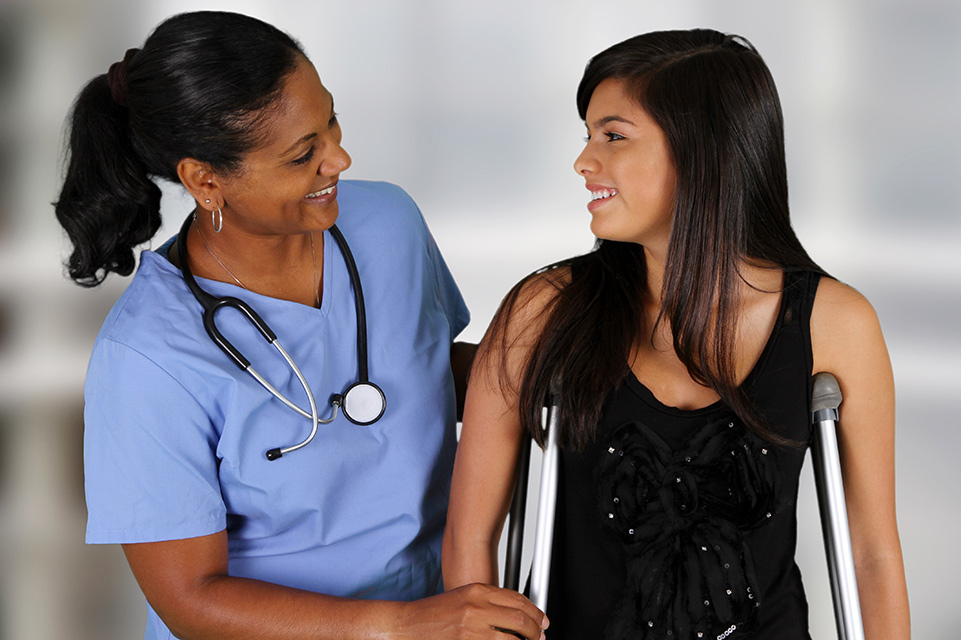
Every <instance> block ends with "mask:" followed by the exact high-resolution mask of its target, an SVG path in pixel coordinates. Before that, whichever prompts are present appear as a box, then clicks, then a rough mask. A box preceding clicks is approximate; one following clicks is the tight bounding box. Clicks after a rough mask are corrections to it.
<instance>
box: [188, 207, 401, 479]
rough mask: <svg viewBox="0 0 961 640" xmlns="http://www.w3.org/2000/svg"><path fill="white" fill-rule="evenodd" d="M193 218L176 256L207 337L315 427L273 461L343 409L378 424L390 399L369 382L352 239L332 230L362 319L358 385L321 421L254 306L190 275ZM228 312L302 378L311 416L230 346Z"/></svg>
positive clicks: (274, 452)
mask: <svg viewBox="0 0 961 640" xmlns="http://www.w3.org/2000/svg"><path fill="white" fill-rule="evenodd" d="M192 219H193V214H191V215H189V216H187V219H186V220H184V223H183V226H182V227H181V228H180V235H179V236H178V237H177V251H178V253H179V254H180V270H181V271H182V272H183V276H184V281H185V282H186V283H187V288H188V289H190V292H191V293H192V294H193V295H194V297H195V298H196V299H197V302H199V303H200V305H201V306H202V307H203V308H204V313H203V319H204V328H205V329H206V330H207V335H209V336H210V339H211V340H213V341H214V343H216V345H217V346H218V347H220V349H221V351H223V352H224V353H226V354H227V356H228V357H229V358H230V359H231V360H233V362H234V363H235V364H236V365H237V366H238V367H240V368H241V369H242V370H244V371H246V372H247V373H249V374H250V375H251V376H252V377H253V378H254V379H255V380H256V381H257V382H259V383H260V384H261V386H263V387H264V389H266V390H267V391H269V392H270V393H271V394H272V395H273V396H274V397H275V398H277V399H278V400H280V401H281V402H283V403H284V404H285V405H287V406H288V407H290V408H291V409H293V410H294V411H296V412H297V413H299V414H300V415H302V416H304V417H305V418H308V419H309V420H310V421H311V425H312V428H311V430H310V435H308V436H307V438H306V439H305V440H304V441H303V442H301V443H299V444H295V445H291V446H289V447H277V448H275V449H270V450H269V451H267V459H268V460H277V459H278V458H280V457H281V456H283V455H284V454H285V453H290V452H291V451H296V450H297V449H300V448H301V447H304V446H306V445H307V444H308V443H309V442H310V441H311V440H313V439H314V435H316V433H317V427H318V425H321V424H329V423H331V422H333V421H334V419H335V418H336V417H337V409H338V407H339V408H340V409H341V411H342V412H343V414H344V416H345V417H346V418H347V419H348V420H350V421H351V422H353V423H354V424H357V425H361V426H365V425H369V424H373V423H374V422H377V420H378V419H380V417H381V416H382V415H384V409H386V408H387V398H386V397H385V396H384V392H383V391H381V389H380V387H378V386H377V385H376V384H374V383H373V382H371V381H370V380H369V379H368V378H367V313H366V310H365V308H364V292H363V290H362V289H361V286H360V274H358V273H357V265H356V263H355V262H354V256H353V254H351V252H350V247H348V246H347V240H346V239H344V235H343V234H342V233H341V232H340V229H338V228H337V227H336V226H332V227H330V235H331V236H333V238H334V240H336V241H337V245H338V246H339V247H340V252H341V253H342V254H343V256H344V262H345V263H346V265H347V272H348V273H349V274H350V284H351V286H352V287H353V289H354V306H355V308H356V315H357V378H358V380H357V382H355V383H354V384H352V385H350V386H349V387H347V390H346V391H344V392H343V393H342V394H336V393H335V394H333V395H332V396H331V398H330V406H331V408H332V410H331V414H330V417H329V418H326V419H322V418H320V416H319V414H318V411H317V402H316V400H315V399H314V394H313V392H312V391H311V390H310V385H308V384H307V380H306V378H304V374H302V373H301V372H300V369H299V368H298V367H297V365H296V363H294V361H293V360H292V359H291V357H290V355H288V353H287V351H286V350H285V349H284V348H283V346H281V344H280V342H278V341H277V336H276V334H274V332H273V331H272V330H271V329H270V327H269V326H267V323H266V322H264V321H263V320H262V319H261V318H260V316H259V315H257V312H256V311H254V310H253V309H252V308H251V306H250V305H249V304H247V303H246V302H244V301H243V300H241V299H239V298H234V297H233V296H224V297H222V298H218V297H216V296H213V295H211V294H209V293H207V292H206V291H204V290H203V289H201V288H200V285H199V284H197V280H196V279H195V278H194V275H193V273H192V272H191V271H190V264H189V260H188V259H187V232H188V230H189V229H190V222H191V220H192ZM224 307H230V308H233V309H236V310H238V311H240V312H242V313H243V315H244V316H246V317H247V319H248V320H249V321H250V323H251V324H252V325H254V326H255V327H256V328H257V330H258V331H260V334H261V335H262V336H263V337H264V339H265V340H266V341H267V342H269V343H270V344H272V345H273V346H274V347H276V349H277V351H279V352H280V355H282V356H283V357H284V360H286V361H287V364H288V365H289V366H290V368H291V370H293V372H294V374H295V375H296V376H297V379H298V380H300V384H301V385H303V387H304V391H305V392H306V393H307V401H308V402H309V403H310V412H307V411H304V410H303V409H301V408H300V407H298V406H297V405H296V404H294V403H293V402H291V401H290V400H289V399H288V398H286V397H285V396H284V395H283V394H282V393H280V392H279V391H278V390H277V389H275V388H274V387H273V386H272V385H271V384H270V383H269V382H267V381H266V380H265V379H264V378H263V376H261V375H260V374H259V373H257V371H256V370H255V369H254V368H253V367H252V366H250V361H249V360H248V359H247V358H245V357H244V355H243V354H242V353H240V351H239V350H238V349H237V348H236V347H234V345H232V344H230V341H229V340H227V339H226V338H225V337H224V336H223V334H221V333H220V330H218V329H217V324H216V323H215V322H214V315H215V313H216V312H217V311H218V310H219V309H223V308H224Z"/></svg>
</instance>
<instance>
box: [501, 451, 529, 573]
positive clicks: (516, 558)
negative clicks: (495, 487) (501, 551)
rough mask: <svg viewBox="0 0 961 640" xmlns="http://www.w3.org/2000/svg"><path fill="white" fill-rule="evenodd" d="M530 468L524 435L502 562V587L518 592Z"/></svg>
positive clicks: (518, 457) (518, 458) (518, 459)
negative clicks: (505, 549) (505, 552)
mask: <svg viewBox="0 0 961 640" xmlns="http://www.w3.org/2000/svg"><path fill="white" fill-rule="evenodd" d="M530 466H531V439H530V437H528V436H527V435H526V434H525V435H524V439H523V440H522V441H521V450H520V452H519V453H518V456H517V471H516V473H515V476H516V480H515V481H514V499H513V501H512V502H511V510H510V515H508V520H507V523H508V524H507V556H506V558H505V561H504V587H506V588H507V589H513V590H514V591H519V590H520V582H521V551H522V549H523V546H524V515H525V511H526V510H527V483H528V478H527V476H528V474H529V473H530Z"/></svg>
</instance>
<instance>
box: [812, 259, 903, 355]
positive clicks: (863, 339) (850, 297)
mask: <svg viewBox="0 0 961 640" xmlns="http://www.w3.org/2000/svg"><path fill="white" fill-rule="evenodd" d="M811 344H812V348H813V351H814V367H815V372H817V371H830V370H833V369H834V368H835V363H838V362H845V361H848V362H850V359H851V358H863V357H865V356H871V355H875V354H878V352H881V351H883V352H884V355H885V357H886V352H887V350H886V348H885V346H884V337H883V335H882V333H881V325H880V322H879V321H878V315H877V313H876V312H875V310H874V307H873V306H871V303H870V302H869V301H868V299H867V298H865V297H864V295H863V294H861V292H859V291H858V290H857V289H855V288H854V287H851V286H849V285H847V284H844V283H843V282H839V281H837V280H835V279H833V278H829V277H824V278H821V282H820V284H819V285H818V291H817V295H816V296H815V299H814V308H813V310H812V313H811Z"/></svg>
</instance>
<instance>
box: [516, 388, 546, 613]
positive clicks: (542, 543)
mask: <svg viewBox="0 0 961 640" xmlns="http://www.w3.org/2000/svg"><path fill="white" fill-rule="evenodd" d="M559 402H560V396H559V395H558V394H556V393H553V394H552V395H551V401H550V403H549V404H548V407H547V416H546V421H545V422H546V424H547V447H546V448H545V450H544V458H543V461H542V462H541V479H540V492H541V493H540V497H539V499H538V501H537V521H536V527H535V534H534V551H533V554H534V555H533V560H532V562H531V602H533V603H534V604H535V605H536V606H537V608H539V609H540V610H541V611H546V610H547V584H548V582H549V580H550V571H551V548H552V546H553V541H554V537H553V534H554V512H555V507H556V505H557V474H558V451H557V428H556V427H557V411H558V404H559ZM530 451H531V442H530V438H527V437H525V438H524V442H523V443H522V445H521V450H520V454H519V457H518V461H517V480H516V483H515V485H514V498H513V501H512V502H511V509H510V516H509V520H508V524H507V558H506V560H505V562H504V565H505V566H504V586H505V587H507V588H508V589H514V590H518V588H519V586H520V568H521V549H522V547H523V543H524V512H525V510H526V507H527V483H528V480H527V476H528V473H529V468H530Z"/></svg>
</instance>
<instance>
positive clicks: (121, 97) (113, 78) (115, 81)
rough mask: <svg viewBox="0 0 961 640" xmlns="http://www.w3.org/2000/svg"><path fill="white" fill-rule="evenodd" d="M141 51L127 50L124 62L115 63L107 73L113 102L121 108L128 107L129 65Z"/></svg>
mask: <svg viewBox="0 0 961 640" xmlns="http://www.w3.org/2000/svg"><path fill="white" fill-rule="evenodd" d="M139 52H140V49H127V53H125V54H124V56H123V60H121V61H120V62H114V63H113V64H112V65H110V69H109V70H108V71H107V84H108V85H109V86H110V95H111V96H112V97H113V101H114V102H116V103H117V104H119V105H120V106H121V107H126V106H127V65H128V64H129V63H130V59H131V58H133V57H134V56H135V55H137V53H139Z"/></svg>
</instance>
